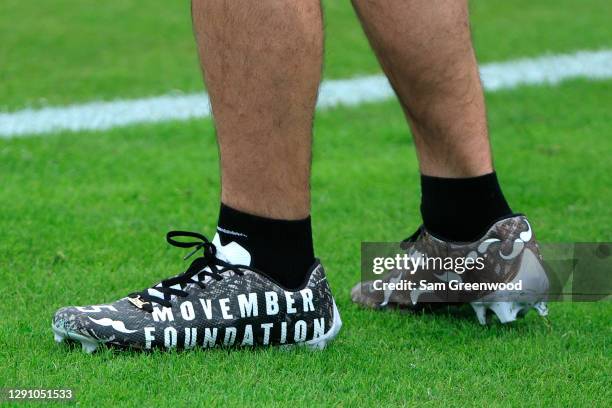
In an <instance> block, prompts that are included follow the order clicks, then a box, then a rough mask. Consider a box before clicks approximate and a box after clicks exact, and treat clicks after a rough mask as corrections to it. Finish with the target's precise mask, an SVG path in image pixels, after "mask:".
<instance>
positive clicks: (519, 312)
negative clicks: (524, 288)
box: [470, 301, 548, 325]
mask: <svg viewBox="0 0 612 408" xmlns="http://www.w3.org/2000/svg"><path fill="white" fill-rule="evenodd" d="M470 305H471V306H472V309H474V312H475V313H476V317H477V318H478V322H479V323H480V324H482V325H486V324H487V322H488V315H490V314H494V315H495V316H497V318H498V319H499V321H500V322H501V323H510V322H514V321H516V320H517V319H518V318H519V317H524V316H525V315H526V314H527V312H529V310H531V309H535V311H536V312H537V313H538V314H539V315H540V316H542V317H545V316H547V315H548V306H547V305H546V302H544V301H539V302H535V303H528V302H472V303H470Z"/></svg>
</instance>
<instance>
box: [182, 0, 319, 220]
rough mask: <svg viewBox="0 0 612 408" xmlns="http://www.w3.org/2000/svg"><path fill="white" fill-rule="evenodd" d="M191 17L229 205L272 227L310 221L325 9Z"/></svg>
mask: <svg viewBox="0 0 612 408" xmlns="http://www.w3.org/2000/svg"><path fill="white" fill-rule="evenodd" d="M192 7H193V22H194V29H195V33H196V38H197V42H198V49H199V53H200V59H201V63H202V67H203V71H204V77H205V81H206V84H207V86H208V92H209V95H210V99H211V104H212V110H213V115H214V119H215V125H216V129H217V138H218V141H219V150H220V155H221V180H222V193H221V199H222V201H223V202H224V203H225V204H227V205H229V206H231V207H233V208H235V209H238V210H241V211H244V212H247V213H250V214H254V215H259V216H265V217H269V218H277V219H301V218H304V217H307V216H308V215H309V213H310V192H309V178H310V158H311V139H312V121H313V115H314V109H315V102H316V95H317V88H318V84H319V81H320V77H321V65H322V58H323V26H322V18H321V7H320V3H319V0H282V1H281V0H257V1H250V0H193V3H192Z"/></svg>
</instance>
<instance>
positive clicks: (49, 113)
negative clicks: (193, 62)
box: [0, 50, 612, 139]
mask: <svg viewBox="0 0 612 408" xmlns="http://www.w3.org/2000/svg"><path fill="white" fill-rule="evenodd" d="M480 73H481V77H482V81H483V83H484V86H485V88H486V90H488V91H497V90H501V89H511V88H515V87H518V86H521V85H538V84H557V83H559V82H561V81H563V80H566V79H571V78H588V79H604V78H611V77H612V50H600V51H579V52H576V53H573V54H563V55H546V56H542V57H538V58H525V59H518V60H514V61H507V62H498V63H492V64H485V65H483V66H481V68H480ZM392 97H393V91H392V90H391V87H390V86H389V83H388V82H387V79H386V78H385V77H384V76H382V75H372V76H364V77H356V78H351V79H341V80H329V81H324V82H323V84H322V85H321V90H320V93H319V101H318V105H317V106H318V108H322V109H324V108H329V107H333V106H338V105H346V106H355V105H360V104H363V103H367V102H377V101H384V100H387V99H390V98H392ZM208 116H210V105H209V102H208V97H207V96H206V94H205V93H196V94H183V95H180V94H179V95H164V96H155V97H150V98H142V99H124V100H121V99H120V100H115V101H110V102H90V103H84V104H78V105H69V106H58V107H48V108H42V109H24V110H20V111H15V112H4V113H0V138H5V139H8V138H13V137H22V136H27V135H37V134H48V133H54V132H60V131H74V132H78V131H84V130H107V129H111V128H115V127H120V126H127V125H131V124H137V123H153V122H166V121H174V120H188V119H193V118H203V117H208Z"/></svg>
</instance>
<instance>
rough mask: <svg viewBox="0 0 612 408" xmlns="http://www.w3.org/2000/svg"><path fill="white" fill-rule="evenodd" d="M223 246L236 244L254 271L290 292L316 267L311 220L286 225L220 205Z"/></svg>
mask: <svg viewBox="0 0 612 408" xmlns="http://www.w3.org/2000/svg"><path fill="white" fill-rule="evenodd" d="M217 233H218V234H219V237H220V238H221V244H223V245H226V244H227V243H229V242H231V241H235V242H237V243H238V244H240V245H241V246H242V247H244V248H245V249H246V250H247V251H249V253H250V254H251V265H250V266H252V267H254V268H256V269H258V270H260V271H261V272H263V273H265V274H266V275H267V276H268V277H270V278H271V279H273V280H275V281H276V282H278V283H280V284H281V285H283V286H284V287H286V288H287V289H297V288H298V287H299V286H301V285H302V284H303V283H304V281H305V279H306V275H307V274H308V272H309V270H310V267H311V266H312V265H313V263H314V261H315V259H314V250H313V246H312V228H311V225H310V217H308V218H305V219H303V220H295V221H293V220H292V221H287V220H275V219H271V218H265V217H258V216H256V215H251V214H247V213H244V212H242V211H238V210H235V209H233V208H231V207H228V206H227V205H225V204H223V203H222V204H221V210H220V212H219V223H218V227H217Z"/></svg>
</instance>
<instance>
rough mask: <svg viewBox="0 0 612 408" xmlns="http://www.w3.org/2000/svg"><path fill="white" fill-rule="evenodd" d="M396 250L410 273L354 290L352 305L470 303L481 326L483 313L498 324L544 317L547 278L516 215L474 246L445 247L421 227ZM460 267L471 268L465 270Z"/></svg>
mask: <svg viewBox="0 0 612 408" xmlns="http://www.w3.org/2000/svg"><path fill="white" fill-rule="evenodd" d="M401 247H402V249H403V250H406V251H407V257H408V258H409V259H410V260H411V262H412V265H414V266H415V268H413V269H412V270H411V271H409V270H406V269H395V270H392V271H391V272H389V273H388V274H386V275H384V276H382V277H381V279H379V280H368V281H366V282H361V283H359V284H357V285H356V286H355V287H353V289H352V292H351V298H352V300H353V302H355V303H358V304H360V305H362V306H366V307H370V308H377V309H383V308H406V309H410V310H415V311H416V310H421V309H423V308H425V307H435V306H436V305H440V306H441V305H458V304H462V303H470V305H471V306H472V308H473V309H474V311H475V312H476V316H477V318H478V321H479V322H480V323H481V324H486V323H487V314H488V312H492V313H493V314H495V315H496V316H497V317H498V319H499V321H500V322H502V323H508V322H512V321H514V320H516V319H517V317H522V316H524V315H525V314H526V313H527V312H528V311H529V310H530V309H532V308H533V309H535V310H536V311H537V312H538V314H539V315H540V316H546V315H547V314H548V310H547V307H546V299H547V293H548V289H549V281H548V277H547V275H546V272H545V269H544V266H543V263H542V257H541V255H540V250H539V248H538V245H537V243H536V240H535V237H534V235H533V232H532V230H531V226H530V225H529V222H528V221H527V218H525V217H524V216H522V215H515V216H512V217H509V218H505V219H502V220H500V221H498V222H496V223H495V224H494V225H493V226H492V227H491V228H490V229H489V230H488V232H487V233H486V234H485V235H484V236H483V237H482V238H481V239H480V240H478V241H476V242H471V243H454V242H446V241H443V240H441V239H438V238H436V237H434V236H433V235H431V234H430V233H429V232H427V231H426V230H425V229H424V228H423V227H421V228H419V230H418V231H417V232H416V233H415V234H414V235H413V236H412V237H410V238H408V239H407V240H405V241H404V242H403V243H402V246H401ZM458 260H461V262H457V261H458ZM447 262H448V263H449V264H448V265H450V267H449V266H447V264H446V263H447ZM458 265H461V267H458ZM466 265H471V266H472V267H471V268H470V269H469V270H466Z"/></svg>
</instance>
